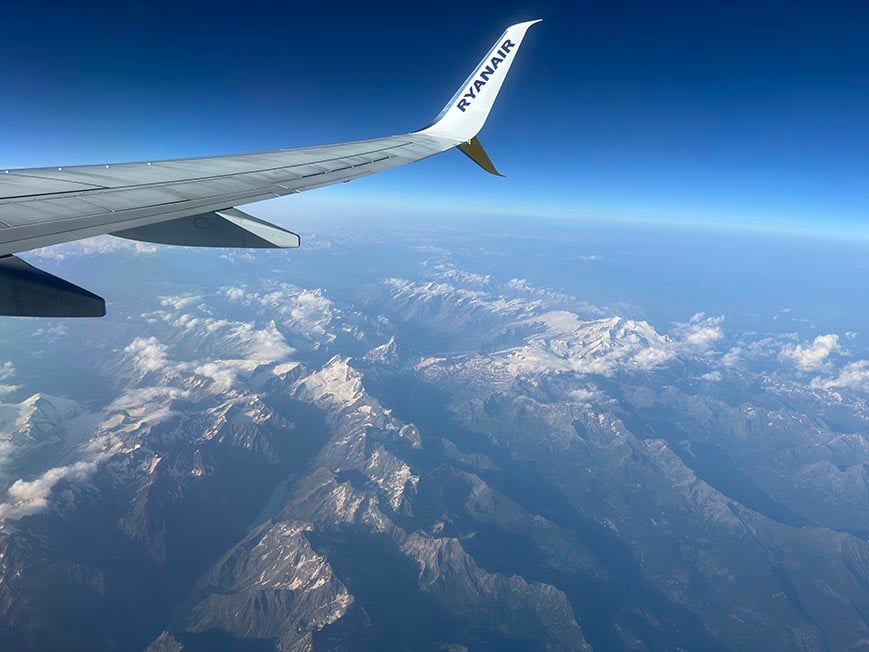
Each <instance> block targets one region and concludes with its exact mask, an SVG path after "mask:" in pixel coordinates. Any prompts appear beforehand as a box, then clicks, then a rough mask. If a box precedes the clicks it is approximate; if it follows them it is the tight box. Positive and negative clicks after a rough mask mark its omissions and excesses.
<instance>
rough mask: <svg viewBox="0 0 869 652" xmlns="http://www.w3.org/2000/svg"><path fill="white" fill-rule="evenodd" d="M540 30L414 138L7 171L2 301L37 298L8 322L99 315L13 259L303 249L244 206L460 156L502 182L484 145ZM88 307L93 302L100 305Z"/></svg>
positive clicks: (0, 239) (500, 55)
mask: <svg viewBox="0 0 869 652" xmlns="http://www.w3.org/2000/svg"><path fill="white" fill-rule="evenodd" d="M536 22H538V21H530V22H526V23H520V24H517V25H513V26H511V27H509V28H507V30H506V31H505V32H504V33H503V34H502V35H501V37H500V38H499V39H498V41H496V42H495V45H494V46H493V47H492V48H491V50H490V51H489V52H488V54H487V55H486V56H485V57H484V58H483V60H482V61H481V62H480V63H479V64H478V65H477V67H476V68H474V71H473V72H472V73H471V75H470V76H469V77H468V78H467V80H466V81H465V83H464V84H462V86H461V87H460V88H459V89H458V91H457V92H456V93H455V94H454V95H453V97H452V98H451V100H450V102H449V103H448V104H447V105H446V106H445V107H444V109H443V110H442V111H441V113H440V114H439V115H438V117H437V118H436V119H435V121H434V122H433V123H432V124H431V125H429V126H428V127H426V128H424V129H422V130H420V131H417V132H413V133H410V134H404V135H400V136H390V137H387V138H379V139H373V140H365V141H357V142H350V143H342V144H337V145H325V146H320V147H305V148H299V149H283V150H275V151H271V152H260V153H254V154H242V155H230V156H215V157H207V158H196V159H177V160H170V161H145V162H140V163H122V164H103V165H87V166H72V167H56V168H31V169H17V170H14V169H8V170H6V169H0V261H3V260H7V259H9V260H8V264H5V265H3V266H2V268H0V269H2V272H3V273H2V274H0V293H2V290H3V287H2V286H3V285H7V286H8V285H9V284H13V283H14V284H15V287H16V288H17V290H16V292H18V294H17V295H16V296H20V293H21V292H27V293H28V294H29V296H30V297H32V299H31V300H28V301H24V300H16V301H14V302H13V301H6V302H0V314H6V315H9V314H15V315H34V316H45V315H52V316H92V315H93V314H95V312H99V311H95V310H94V309H93V308H91V307H90V306H91V305H92V304H88V305H87V306H85V307H83V308H82V307H80V308H75V307H74V306H73V307H70V306H71V304H72V303H74V298H75V297H76V296H78V295H79V294H80V293H78V294H76V292H71V291H70V292H67V293H66V294H64V301H63V302H60V303H58V302H57V301H55V303H56V304H57V305H55V306H53V307H52V306H48V307H45V306H43V305H42V304H44V303H45V302H49V303H50V302H52V301H53V300H52V299H51V297H53V296H57V295H58V289H57V288H58V287H61V286H60V285H58V283H57V282H56V281H60V279H57V277H54V276H51V275H49V274H46V273H44V272H40V273H39V274H37V273H36V272H39V270H35V268H33V267H31V266H29V265H27V266H26V267H24V266H22V265H19V264H18V263H16V262H15V261H17V260H18V259H17V258H15V257H14V256H13V255H12V254H16V253H18V252H22V251H27V250H30V249H35V248H39V247H45V246H48V245H53V244H58V243H62V242H69V241H72V240H78V239H81V238H88V237H92V236H96V235H103V234H113V235H117V236H120V237H125V238H132V239H136V240H145V241H149V242H159V243H164V244H176V245H186V246H211V247H214V246H224V247H297V246H299V242H298V236H296V235H295V234H293V233H290V232H289V231H286V230H284V229H282V228H280V227H277V226H275V225H272V224H268V223H266V222H263V221H262V220H259V219H257V218H255V217H252V216H250V215H247V214H245V213H242V212H241V211H239V210H237V209H236V208H235V207H237V206H241V205H244V204H250V203H253V202H257V201H262V200H264V199H271V198H274V197H280V196H285V195H290V194H294V193H298V192H302V191H305V190H311V189H314V188H320V187H323V186H327V185H332V184H335V183H341V182H345V181H350V180H353V179H358V178H360V177H364V176H368V175H370V174H375V173H377V172H383V171H385V170H389V169H391V168H394V167H398V166H401V165H405V164H407V163H412V162H414V161H418V160H421V159H424V158H427V157H429V156H433V155H435V154H439V153H441V152H444V151H446V150H448V149H452V148H454V147H458V148H459V149H461V150H462V151H463V152H465V153H466V154H467V155H468V156H469V157H470V158H471V159H472V160H474V161H475V162H477V163H478V164H479V165H480V166H481V167H483V168H484V169H486V170H487V171H490V172H493V173H497V171H495V168H494V166H493V165H492V163H491V161H490V160H489V158H488V156H487V155H486V153H485V151H484V150H483V149H482V146H481V145H480V144H479V141H478V140H477V139H476V135H477V133H478V132H479V131H480V129H482V127H483V124H484V123H485V121H486V118H487V117H488V114H489V112H490V110H491V108H492V105H493V103H494V101H495V98H496V97H497V95H498V92H499V91H500V89H501V85H502V84H503V81H504V78H505V77H506V75H507V72H508V70H509V69H510V66H511V65H512V62H513V59H514V58H515V55H516V52H517V51H518V49H519V45H520V43H521V42H522V39H523V38H524V36H525V33H526V32H527V30H528V28H529V27H530V26H531V25H533V24H534V23H536ZM40 274H41V275H44V276H41V275H40ZM40 283H44V284H46V285H45V291H44V292H42V294H41V295H40V294H39V293H38V292H36V291H35V290H33V288H34V287H38V286H39V284H40ZM69 285H70V287H72V288H75V289H76V290H80V291H81V292H85V293H86V291H84V290H81V288H76V286H73V285H72V284H69ZM22 288H24V289H23V290H22ZM27 288H30V289H29V290H28V289H27ZM64 289H66V290H68V289H69V288H65V286H64ZM49 290H50V291H49ZM39 296H42V297H43V298H42V299H39V298H38V297H39ZM81 296H83V297H86V299H87V300H88V301H91V302H92V301H93V297H95V295H91V294H90V293H86V295H84V294H82V295H81ZM96 299H99V297H96ZM84 300H85V299H82V301H84ZM9 306H13V308H9ZM40 306H41V307H40ZM62 306H66V307H65V308H64V307H62ZM58 313H61V314H58Z"/></svg>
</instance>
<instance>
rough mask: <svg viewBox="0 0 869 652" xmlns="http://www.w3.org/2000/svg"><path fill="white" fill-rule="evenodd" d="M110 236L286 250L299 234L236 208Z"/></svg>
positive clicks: (170, 242) (196, 244)
mask: <svg viewBox="0 0 869 652" xmlns="http://www.w3.org/2000/svg"><path fill="white" fill-rule="evenodd" d="M111 235H114V236H118V237H119V238H126V239H128V240H139V241H140V242H154V243H157V244H167V245H179V246H184V247H238V248H243V249H288V248H296V247H298V246H299V245H300V244H301V241H300V239H299V236H298V235H296V234H295V233H292V232H291V231H287V230H286V229H283V228H281V227H279V226H276V225H274V224H270V223H269V222H266V221H264V220H260V219H258V218H256V217H253V216H252V215H248V214H247V213H244V212H242V211H240V210H238V209H237V208H228V209H225V210H220V211H213V212H211V213H203V214H200V215H191V216H189V217H182V218H180V219H177V220H169V221H168V222H157V223H156V224H148V225H147V226H140V227H137V228H134V229H126V230H124V231H115V232H114V233H112V234H111Z"/></svg>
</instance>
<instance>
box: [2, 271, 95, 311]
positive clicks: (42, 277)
mask: <svg viewBox="0 0 869 652" xmlns="http://www.w3.org/2000/svg"><path fill="white" fill-rule="evenodd" d="M105 314H106V302H105V301H103V299H102V297H98V296H97V295H96V294H94V293H92V292H88V291H87V290H85V289H84V288H80V287H79V286H77V285H73V284H72V283H70V282H69V281H64V280H63V279H62V278H59V277H57V276H54V275H53V274H49V273H48V272H44V271H42V270H41V269H38V268H36V267H34V266H33V265H30V264H29V263H26V262H24V261H23V260H21V259H20V258H17V257H15V256H5V257H3V258H0V315H6V316H11V317H102V316H103V315H105Z"/></svg>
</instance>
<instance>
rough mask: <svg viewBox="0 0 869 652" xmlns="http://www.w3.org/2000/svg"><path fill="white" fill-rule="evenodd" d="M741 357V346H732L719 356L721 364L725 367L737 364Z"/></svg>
mask: <svg viewBox="0 0 869 652" xmlns="http://www.w3.org/2000/svg"><path fill="white" fill-rule="evenodd" d="M741 359H742V347H741V346H734V347H733V348H732V349H730V350H729V351H728V352H727V353H725V354H724V355H723V356H721V364H722V365H724V366H725V367H732V366H734V365H735V364H738V363H739V361H740V360H741Z"/></svg>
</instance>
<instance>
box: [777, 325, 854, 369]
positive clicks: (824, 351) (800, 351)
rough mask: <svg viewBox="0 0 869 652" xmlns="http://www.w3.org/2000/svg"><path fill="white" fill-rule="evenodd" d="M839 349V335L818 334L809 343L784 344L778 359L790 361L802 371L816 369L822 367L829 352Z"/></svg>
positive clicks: (836, 351) (838, 350) (835, 351)
mask: <svg viewBox="0 0 869 652" xmlns="http://www.w3.org/2000/svg"><path fill="white" fill-rule="evenodd" d="M840 351H841V346H840V345H839V336H838V335H835V334H832V333H830V334H828V335H818V336H817V337H816V338H815V339H814V340H813V341H812V342H811V343H807V344H789V345H787V346H785V347H784V348H783V349H782V350H781V353H780V354H779V359H781V360H783V361H785V362H792V363H793V364H794V365H796V367H797V368H798V369H800V370H802V371H817V370H819V369H823V368H824V366H825V365H826V363H827V360H828V359H829V357H830V355H831V354H833V353H838V352H840Z"/></svg>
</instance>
